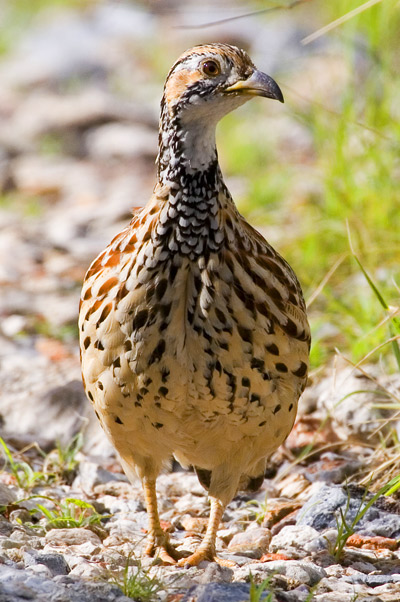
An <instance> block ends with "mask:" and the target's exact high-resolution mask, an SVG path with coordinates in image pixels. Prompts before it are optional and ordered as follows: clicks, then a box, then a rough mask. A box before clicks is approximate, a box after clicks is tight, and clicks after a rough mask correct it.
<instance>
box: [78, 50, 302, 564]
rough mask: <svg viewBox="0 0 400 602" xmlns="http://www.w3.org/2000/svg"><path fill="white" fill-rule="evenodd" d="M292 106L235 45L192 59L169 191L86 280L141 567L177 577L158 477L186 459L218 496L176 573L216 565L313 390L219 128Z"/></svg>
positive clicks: (162, 181)
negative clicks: (220, 538)
mask: <svg viewBox="0 0 400 602" xmlns="http://www.w3.org/2000/svg"><path fill="white" fill-rule="evenodd" d="M254 95H257V96H265V97H268V98H275V99H277V100H281V101H282V100H283V98H282V94H281V92H280V90H279V88H278V86H277V85H276V83H275V82H274V81H273V80H272V79H271V78H270V77H268V76H267V75H265V74H263V73H261V72H259V71H257V70H256V68H255V67H254V65H253V63H252V62H251V60H250V59H249V57H248V55H247V54H246V53H245V52H243V51H242V50H239V49H237V48H235V47H233V46H228V45H225V44H209V45H205V46H197V47H195V48H192V49H191V50H188V51H187V52H185V53H184V54H183V55H182V56H181V57H180V58H179V59H178V61H177V62H176V63H175V65H174V66H173V67H172V69H171V71H170V72H169V74H168V77H167V81H166V84H165V90H164V96H163V99H162V102H161V120H160V135H159V155H158V159H157V163H158V182H157V184H156V187H155V189H154V193H153V196H152V197H151V199H150V201H149V203H148V205H147V206H146V207H145V208H144V209H143V210H142V211H140V212H139V213H137V214H136V215H135V216H134V218H133V219H132V221H131V223H130V225H129V226H128V227H127V228H126V229H125V230H123V231H122V232H121V233H120V234H118V235H117V236H116V237H115V238H114V240H113V241H112V242H111V243H110V245H109V246H108V247H107V249H106V250H105V251H103V252H102V253H101V254H100V255H99V257H98V258H97V259H96V260H95V261H94V262H93V264H92V265H91V267H90V268H89V271H88V273H87V275H86V278H85V282H84V285H83V291H82V300H81V308H80V320H79V324H80V335H81V352H82V372H83V377H84V383H85V388H86V392H87V395H88V397H89V399H90V400H91V402H92V403H93V405H94V408H95V411H96V413H97V415H98V417H99V420H100V422H101V424H102V426H103V428H104V430H105V432H106V434H107V435H108V437H109V438H110V440H111V441H112V443H113V444H114V446H115V448H116V449H117V451H118V453H119V456H120V458H121V462H122V465H123V468H124V470H125V472H126V474H127V475H128V477H129V478H130V479H134V478H135V476H136V475H137V476H139V477H140V478H141V479H142V482H143V486H144V491H145V499H146V505H147V511H148V516H149V541H148V546H147V548H146V552H147V553H149V554H154V553H156V552H157V553H158V554H159V555H160V557H161V558H162V559H163V560H164V562H167V563H168V562H169V563H172V562H174V561H175V560H176V559H177V558H178V554H177V552H176V551H175V550H174V548H173V547H172V546H171V544H170V543H169V541H168V537H167V535H166V534H165V533H164V532H163V530H162V529H161V526H160V521H159V518H158V512H157V500H156V492H155V481H156V477H157V475H158V474H159V472H160V470H161V469H162V467H163V465H165V463H166V462H167V461H168V460H169V459H170V458H171V456H175V457H176V458H177V459H178V461H179V462H181V463H182V464H183V465H192V466H193V467H195V470H196V472H197V474H198V476H199V480H200V482H201V483H202V485H203V486H205V487H206V488H207V489H208V491H209V496H210V501H211V514H210V520H209V525H208V529H207V533H206V535H205V537H204V540H203V542H202V543H201V545H200V546H199V548H198V549H197V551H196V552H195V553H194V554H192V556H190V557H189V558H184V559H181V560H180V563H181V564H186V563H189V564H198V563H199V562H200V561H201V560H203V559H208V560H212V559H213V558H214V557H215V538H216V532H217V529H218V525H219V522H220V519H221V516H222V514H223V511H224V508H225V506H226V504H227V503H228V502H229V501H230V500H231V499H232V497H233V496H234V495H235V493H236V491H237V490H238V489H239V488H246V487H250V488H253V489H254V488H257V487H258V486H260V484H261V482H262V478H263V474H264V470H265V465H266V458H267V457H268V456H269V455H270V454H271V453H272V452H273V451H274V450H275V449H276V448H277V447H278V446H279V445H280V444H281V443H282V442H283V441H284V440H285V438H286V437H287V435H288V434H289V432H290V430H291V428H292V426H293V422H294V419H295V416H296V409H297V401H298V398H299V396H300V394H301V392H302V391H303V389H304V386H305V382H306V377H307V368H308V352H309V344H310V333H309V327H308V323H307V318H306V312H305V306H304V301H303V296H302V292H301V288H300V285H299V283H298V281H297V278H296V276H295V275H294V273H293V271H292V269H291V268H290V266H289V265H288V264H287V263H286V262H285V260H284V259H282V257H281V256H280V255H279V254H278V253H277V252H276V251H274V249H273V248H272V247H271V246H270V245H269V244H268V243H267V242H266V241H265V240H264V238H263V237H262V236H261V235H260V234H259V233H258V232H256V230H254V229H253V228H252V227H251V226H250V225H249V224H248V223H247V222H246V221H245V220H244V218H243V217H242V216H241V215H240V214H239V213H238V211H237V209H236V207H235V205H234V203H233V201H232V198H231V196H230V194H229V192H228V190H227V188H226V186H225V184H224V182H223V179H222V175H221V172H220V169H219V166H218V159H217V151H216V147H215V126H216V123H217V121H218V120H219V119H220V118H221V117H222V116H223V115H225V114H226V113H228V112H229V111H231V110H233V109H235V108H236V107H238V106H240V105H241V104H243V103H244V102H246V101H247V100H249V99H250V98H251V97H252V96H254Z"/></svg>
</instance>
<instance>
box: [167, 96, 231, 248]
mask: <svg viewBox="0 0 400 602" xmlns="http://www.w3.org/2000/svg"><path fill="white" fill-rule="evenodd" d="M160 125H161V127H160V136H159V154H158V158H157V164H158V180H159V184H160V185H161V186H167V187H168V188H169V191H170V192H169V196H168V201H167V203H166V205H165V207H164V208H163V210H162V215H161V216H160V223H159V224H158V227H157V234H158V242H159V243H161V244H162V245H166V246H168V249H169V250H170V251H172V252H176V253H179V254H180V255H183V256H187V257H188V258H189V259H197V258H198V257H200V256H202V255H205V254H209V253H213V252H218V251H219V250H220V248H221V245H222V243H223V240H224V234H223V231H222V225H221V224H222V220H221V199H222V198H226V196H227V195H228V196H229V193H228V191H227V189H226V186H225V184H224V182H223V179H222V174H221V170H220V168H219V165H218V156H217V150H216V145H215V126H216V124H215V123H210V122H209V123H204V122H202V125H200V121H198V122H191V124H183V123H182V122H181V121H180V120H179V119H178V118H176V117H171V116H170V115H169V114H168V112H167V110H166V109H165V107H164V108H163V110H162V113H161V124H160Z"/></svg>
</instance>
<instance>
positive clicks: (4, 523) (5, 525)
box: [0, 516, 14, 537]
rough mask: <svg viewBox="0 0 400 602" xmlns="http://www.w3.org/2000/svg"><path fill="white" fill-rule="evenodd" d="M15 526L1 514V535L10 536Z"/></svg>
mask: <svg viewBox="0 0 400 602" xmlns="http://www.w3.org/2000/svg"><path fill="white" fill-rule="evenodd" d="M13 528H14V526H13V525H12V524H11V523H10V521H8V520H7V519H6V518H4V517H3V516H0V537H1V536H2V535H4V536H6V537H7V536H8V535H10V533H12V530H13Z"/></svg>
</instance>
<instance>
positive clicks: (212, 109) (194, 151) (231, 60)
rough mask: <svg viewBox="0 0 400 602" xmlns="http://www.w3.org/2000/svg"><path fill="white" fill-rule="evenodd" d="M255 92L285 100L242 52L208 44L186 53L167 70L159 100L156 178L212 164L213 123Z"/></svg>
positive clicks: (237, 49) (275, 84) (204, 168)
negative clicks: (159, 114)
mask: <svg viewBox="0 0 400 602" xmlns="http://www.w3.org/2000/svg"><path fill="white" fill-rule="evenodd" d="M254 96H264V97H266V98H274V99H276V100H279V101H281V102H283V96H282V92H281V90H280V88H279V86H278V84H277V83H276V82H275V81H274V80H273V79H272V78H271V77H269V75H266V74H265V73H262V72H261V71H258V70H257V69H256V67H255V66H254V64H253V63H252V61H251V59H250V57H249V56H248V54H247V53H246V52H244V51H243V50H239V48H236V47H235V46H230V45H228V44H206V45H203V46H195V47H194V48H191V49H190V50H187V51H186V52H184V53H183V54H182V55H181V56H180V57H179V59H178V60H177V61H176V62H175V64H174V65H173V66H172V68H171V70H170V72H169V73H168V76H167V80H166V82H165V87H164V95H163V98H162V101H161V122H160V136H159V147H160V148H159V155H158V160H157V162H158V173H159V179H160V180H161V181H170V180H171V179H174V178H176V173H177V172H178V171H179V170H182V169H183V170H185V171H186V172H187V173H192V172H194V171H199V170H200V171H204V170H206V169H208V168H209V167H210V165H215V164H216V162H217V151H216V147H215V128H216V124H217V123H218V121H219V120H220V119H221V118H222V117H223V116H224V115H226V114H227V113H229V112H230V111H233V110H234V109H236V108H237V107H239V106H240V105H242V104H244V103H245V102H246V101H248V100H250V99H251V98H253V97H254ZM174 174H175V175H174Z"/></svg>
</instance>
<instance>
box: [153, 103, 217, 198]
mask: <svg viewBox="0 0 400 602" xmlns="http://www.w3.org/2000/svg"><path fill="white" fill-rule="evenodd" d="M216 125H217V122H216V121H215V120H213V119H212V118H210V117H207V116H206V115H203V114H199V115H197V117H195V118H193V117H192V118H191V120H190V121H185V118H184V117H178V116H177V115H171V114H170V113H169V110H168V107H167V105H166V103H164V102H163V103H162V104H161V117H160V133H159V140H158V142H159V151H158V157H157V165H158V180H159V183H160V184H161V185H162V186H163V185H169V186H172V187H176V186H180V185H181V180H182V178H184V179H185V180H190V178H191V177H192V176H194V175H195V174H198V173H201V172H207V171H209V170H210V169H212V168H213V166H215V164H218V155H217V148H216V143H215V129H216ZM185 183H186V182H185Z"/></svg>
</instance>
